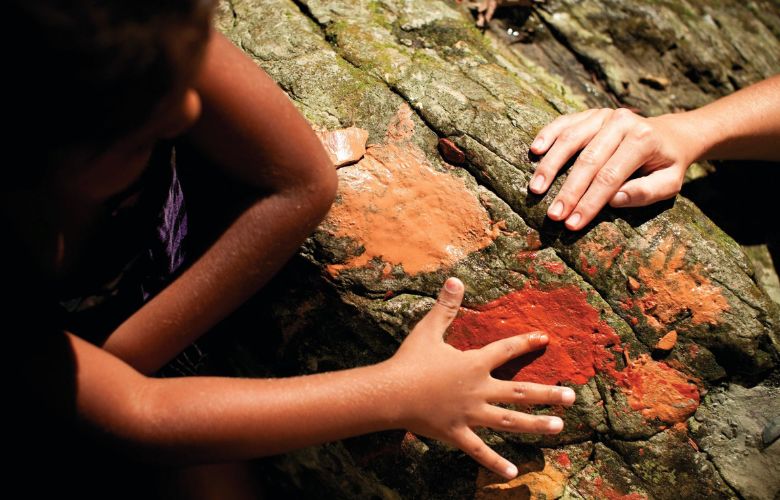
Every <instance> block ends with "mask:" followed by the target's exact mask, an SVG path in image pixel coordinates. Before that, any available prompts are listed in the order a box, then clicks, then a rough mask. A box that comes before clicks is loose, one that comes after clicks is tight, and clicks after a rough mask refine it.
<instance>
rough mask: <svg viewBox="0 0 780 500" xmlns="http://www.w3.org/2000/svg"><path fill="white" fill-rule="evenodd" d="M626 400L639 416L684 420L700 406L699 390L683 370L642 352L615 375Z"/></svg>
mask: <svg viewBox="0 0 780 500" xmlns="http://www.w3.org/2000/svg"><path fill="white" fill-rule="evenodd" d="M616 378H617V380H618V383H619V385H620V386H621V390H622V391H623V392H624V393H625V394H626V396H628V403H629V405H631V408H633V409H634V410H636V411H639V412H641V413H642V416H643V417H645V418H647V419H650V418H657V419H659V420H663V421H664V422H668V423H674V422H683V421H684V420H686V419H687V418H688V417H690V416H691V415H693V413H694V412H695V411H696V408H698V407H699V390H698V389H697V387H696V385H695V384H692V383H691V382H689V381H688V379H687V378H686V377H685V375H683V374H682V373H680V372H678V371H677V370H675V369H674V368H672V367H670V366H669V365H667V364H666V363H663V362H659V361H654V360H653V359H651V358H650V356H648V355H647V354H642V355H641V356H639V358H637V359H636V360H633V361H631V362H630V363H629V364H628V366H627V367H626V369H625V370H623V371H621V372H620V373H618V374H617V376H616Z"/></svg>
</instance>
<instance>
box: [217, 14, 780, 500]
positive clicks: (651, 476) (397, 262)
mask: <svg viewBox="0 0 780 500" xmlns="http://www.w3.org/2000/svg"><path fill="white" fill-rule="evenodd" d="M713 4H714V5H705V6H701V5H699V4H698V3H697V4H692V3H691V4H690V5H689V2H687V1H686V0H679V1H678V0H675V1H672V0H664V1H660V2H659V1H656V0H652V1H651V0H646V1H644V2H622V1H619V0H609V1H606V0H605V1H604V2H602V3H601V4H599V3H597V2H595V1H593V0H586V1H579V2H575V1H574V0H566V1H564V0H549V1H547V2H544V3H539V4H535V6H534V7H533V8H532V9H524V8H522V7H519V8H518V9H519V10H518V12H521V13H523V15H525V16H526V17H525V20H526V22H527V25H524V27H523V29H524V30H525V32H526V34H527V35H528V36H527V38H526V39H525V42H526V43H513V44H511V45H507V44H505V43H504V42H503V41H502V40H500V39H499V37H497V36H495V32H494V31H487V32H486V33H484V34H483V33H482V32H480V31H479V30H477V29H476V28H475V27H474V19H473V18H472V17H471V16H470V14H469V13H468V10H467V9H465V8H464V7H463V5H458V4H457V2H443V1H432V0H428V1H424V0H404V1H401V0H377V1H371V2H353V1H346V0H344V1H341V0H332V1H323V0H299V1H298V2H296V3H293V2H291V1H287V0H266V1H263V2H259V1H250V0H232V1H229V2H223V3H222V4H221V7H220V8H221V10H220V16H219V17H218V26H219V27H220V29H222V30H223V31H224V32H225V33H226V34H227V35H228V36H229V37H231V38H232V39H233V40H234V41H235V42H236V43H237V44H239V46H241V47H242V48H243V49H244V50H245V51H246V52H247V53H248V54H250V55H251V56H252V57H253V58H254V59H255V60H256V61H257V62H258V63H259V64H260V65H261V66H262V67H263V68H264V69H265V70H266V71H268V72H269V74H270V75H271V76H272V77H273V78H274V79H275V80H276V81H277V82H279V84H280V85H281V87H282V88H283V89H284V90H285V91H286V92H287V93H288V95H289V96H290V98H291V99H292V100H293V102H294V103H295V104H296V106H298V107H299V109H300V110H301V111H302V112H303V114H304V115H305V116H306V118H307V119H308V120H309V121H310V122H311V123H312V125H313V126H315V127H316V128H317V129H318V130H323V131H325V130H330V131H334V130H339V129H343V128H345V127H348V126H355V127H359V128H361V129H364V130H366V131H367V132H368V142H369V143H370V144H371V146H369V147H368V149H367V151H366V153H365V154H364V155H363V157H362V159H360V160H359V161H357V162H356V163H354V164H352V165H349V166H346V167H344V168H341V169H340V170H339V178H340V181H341V182H340V188H339V194H338V195H337V200H336V202H335V204H334V208H333V210H332V212H331V214H330V215H329V217H328V218H327V219H326V221H325V222H324V223H323V224H322V225H321V226H320V228H318V230H317V231H316V232H315V234H314V235H313V236H312V237H311V238H310V239H309V240H308V241H307V242H306V244H305V245H304V246H303V248H302V249H301V252H300V255H299V257H298V258H296V259H295V260H294V263H293V265H291V266H290V267H289V268H288V269H286V270H285V271H284V272H283V273H282V275H281V276H280V277H279V278H278V279H277V282H276V285H275V286H274V287H272V288H271V291H269V292H266V293H268V295H266V296H265V297H266V299H265V300H263V301H260V303H259V304H258V306H257V307H258V314H260V313H262V314H264V315H265V317H267V318H268V319H267V320H265V321H264V323H263V327H264V328H265V329H266V330H269V331H271V332H274V331H275V332H276V333H278V334H279V337H280V339H281V341H280V345H279V346H277V347H276V350H275V351H274V352H276V356H275V358H276V362H277V365H276V366H275V367H274V369H273V370H271V371H274V372H275V373H277V374H279V375H286V374H291V373H313V372H320V371H326V370H332V369H339V368H347V367H351V366H356V365H361V364H367V363H371V362H375V361H378V360H380V359H383V358H386V357H387V356H390V355H391V354H392V352H394V350H395V349H396V347H397V345H398V344H399V343H400V342H401V341H402V340H403V338H404V336H405V335H406V332H407V331H408V329H409V328H410V327H411V325H413V324H414V323H415V322H416V321H417V320H419V319H420V318H421V317H422V316H423V315H424V314H425V312H426V311H427V310H428V309H429V308H430V307H431V305H432V304H433V301H434V297H435V294H436V293H437V291H438V289H439V287H440V286H441V283H442V282H443V281H444V280H445V278H446V277H447V276H453V275H454V276H458V277H460V278H461V279H462V280H463V282H464V283H465V285H466V297H465V300H464V306H465V308H464V310H463V311H462V313H461V315H460V316H459V318H458V319H456V321H455V323H454V324H453V327H452V328H451V330H450V331H449V332H448V336H447V340H448V341H449V342H450V343H452V344H453V345H456V346H458V347H460V348H464V349H467V348H477V347H480V346H481V345H484V344H486V343H488V342H489V341H491V340H495V339H498V338H503V337H506V336H508V335H514V334H516V333H518V332H519V331H522V330H532V329H544V330H545V331H547V332H548V333H550V335H551V339H552V341H551V344H550V346H549V347H548V349H546V351H544V353H541V354H537V355H536V356H534V357H529V358H526V359H523V360H520V361H519V362H515V363H510V364H508V365H506V366H504V367H502V368H501V369H499V370H497V372H496V375H497V376H501V377H504V378H517V379H523V380H533V381H537V382H543V383H560V384H564V385H567V386H571V387H572V388H573V389H574V390H575V391H576V393H577V403H576V404H575V405H574V406H573V407H571V408H560V407H551V408H538V409H535V410H534V411H537V412H540V413H546V414H555V415H559V416H561V417H562V418H563V419H564V422H565V428H564V431H563V432H562V433H561V434H560V435H557V436H547V435H545V436H539V435H520V434H508V433H498V432H492V431H489V430H483V431H480V435H481V436H482V437H483V438H484V439H485V440H486V441H487V442H488V443H489V444H491V446H494V447H496V448H497V449H498V450H499V451H500V452H501V453H504V454H506V456H507V457H508V458H510V459H511V460H514V461H515V462H517V463H518V464H521V465H522V464H526V465H528V467H529V468H526V470H524V475H522V476H521V477H520V478H518V479H517V480H516V481H515V482H510V483H508V484H509V485H506V484H503V483H500V482H499V481H498V480H497V478H494V477H490V476H489V475H488V474H487V473H486V472H485V471H484V470H481V469H479V468H478V467H477V465H476V464H475V463H474V462H473V461H472V460H471V459H469V458H468V457H466V456H465V455H464V454H463V453H462V452H460V451H458V450H455V449H452V448H451V447H449V446H446V445H444V444H442V443H438V442H436V441H433V440H428V439H426V438H418V437H414V436H411V435H406V434H405V433H403V432H390V433H381V434H377V435H373V436H366V437H362V438H356V439H352V440H349V441H346V442H344V443H341V444H333V445H328V446H326V447H320V448H315V449H312V450H310V451H307V452H299V453H297V454H291V455H287V456H285V457H282V458H279V459H278V460H277V461H275V462H273V463H274V464H275V465H273V466H272V467H271V469H270V470H274V471H276V472H274V474H275V475H274V477H277V478H278V477H282V478H284V477H286V478H287V479H286V480H285V481H282V482H283V483H284V484H285V485H286V486H285V488H287V490H288V491H295V490H299V491H306V492H311V491H312V489H314V490H316V489H317V486H316V485H317V484H322V485H323V486H322V489H321V492H322V494H323V495H325V496H330V497H344V498H359V497H365V496H366V495H369V496H370V495H376V496H378V497H380V498H392V497H393V496H394V495H398V496H401V497H410V498H464V497H470V496H474V495H476V496H479V497H482V498H494V497H499V496H501V497H502V498H504V497H506V496H507V495H516V496H522V495H533V496H536V497H542V496H543V495H544V496H548V497H558V496H563V497H569V498H593V497H609V496H610V495H629V498H645V497H650V496H652V497H659V498H670V497H671V496H672V494H675V493H677V492H682V493H679V494H678V496H680V495H682V496H685V497H690V498H697V497H702V498H703V497H704V496H705V493H706V494H707V495H711V496H713V497H715V498H718V497H723V498H728V497H731V496H735V495H742V496H748V495H749V494H751V493H750V491H751V490H750V488H751V486H749V485H748V483H744V484H743V483H740V482H735V481H733V480H732V479H729V477H728V475H727V474H726V473H725V472H724V470H723V469H722V467H721V466H720V465H719V463H718V460H720V459H718V458H715V455H712V456H713V458H712V460H713V461H712V462H711V461H710V459H709V458H708V455H706V454H705V453H702V452H698V451H696V449H695V446H696V443H695V442H694V441H693V440H690V441H689V439H690V436H689V433H688V431H687V428H686V427H685V425H684V423H685V422H686V421H687V420H689V421H691V422H693V420H690V419H689V417H690V416H691V415H692V414H693V413H694V412H696V411H697V408H698V413H696V419H697V421H698V419H699V416H700V415H705V414H706V412H707V411H710V402H709V401H710V400H709V396H707V397H704V395H705V394H707V391H710V394H713V391H717V389H715V388H716V387H717V384H719V383H722V382H723V381H724V380H725V381H727V382H733V381H742V382H748V383H758V382H760V381H762V380H766V379H767V378H768V377H772V376H774V375H773V374H776V373H777V371H778V347H779V346H780V319H779V318H778V311H777V306H776V305H775V304H774V303H773V302H772V301H771V300H770V299H769V298H768V297H767V296H766V294H765V293H764V292H763V291H762V290H761V288H760V287H758V286H757V285H756V283H755V281H754V272H753V269H752V268H751V266H750V265H749V264H748V262H747V260H746V259H745V255H744V253H743V252H742V250H741V249H740V247H739V246H738V245H737V244H736V243H735V242H734V241H733V240H732V239H731V238H729V237H728V236H727V235H726V234H725V233H723V231H721V230H720V229H718V227H717V226H715V225H714V224H713V223H712V222H711V221H710V220H709V219H707V218H706V217H705V216H704V215H703V214H702V213H701V212H700V211H699V210H698V209H697V208H696V207H695V206H694V205H693V204H692V203H690V202H689V201H687V200H685V199H684V198H682V197H678V198H677V199H676V200H674V201H670V202H667V203H664V204H659V205H656V206H653V207H649V208H646V209H641V210H640V209H632V210H611V209H608V210H605V211H604V212H603V213H602V214H601V215H600V216H599V218H598V219H597V220H596V221H594V223H592V224H591V225H590V226H589V227H588V228H586V230H584V231H582V232H580V233H571V232H569V231H567V230H565V228H564V227H563V225H561V224H559V223H553V222H551V221H550V220H549V219H547V218H546V217H545V213H546V208H547V205H548V204H549V201H550V200H551V199H552V197H553V196H554V195H555V194H556V193H557V190H558V189H559V188H560V185H561V182H562V181H563V179H564V178H565V173H564V174H562V176H561V177H560V178H559V179H558V180H556V181H555V183H554V184H553V187H552V189H551V192H550V193H548V194H547V195H545V196H543V197H539V196H535V195H532V194H529V192H528V191H527V183H528V179H529V176H530V174H531V172H532V171H533V169H534V167H535V161H534V159H532V158H529V156H528V145H529V144H530V142H531V140H532V139H533V137H534V135H535V133H536V132H537V131H538V130H539V129H540V128H541V127H542V126H543V125H545V124H546V123H548V122H549V121H551V120H552V119H554V118H555V117H556V116H558V115H559V114H560V113H563V112H570V111H576V110H580V109H583V108H584V107H585V106H586V105H602V106H604V105H611V104H616V103H621V104H624V105H628V106H634V107H638V108H641V109H642V110H643V111H646V112H653V113H655V112H661V111H669V110H672V109H677V108H686V107H692V106H697V105H699V104H702V103H704V102H707V101H708V100H711V99H713V98H715V97H717V96H719V95H722V94H725V93H727V92H728V91H731V90H733V89H734V88H737V87H740V86H744V85H746V84H747V83H750V82H751V81H755V80H757V79H759V78H761V77H764V76H767V75H768V74H771V73H773V72H777V71H778V70H780V60H778V58H780V56H778V55H777V54H780V51H777V50H774V51H773V47H774V48H776V47H778V43H779V42H778V40H777V36H778V27H780V21H778V20H780V17H778V8H777V7H776V4H770V3H767V2H761V1H757V2H752V3H751V4H750V5H747V6H743V5H742V4H741V3H739V2H737V1H736V0H733V1H732V0H720V1H718V2H713ZM759 4H760V5H759ZM773 5H774V6H773ZM764 7H765V8H766V10H768V13H767V14H760V15H759V14H758V13H760V12H761V9H760V8H764ZM729 9H732V10H733V12H734V14H733V18H726V13H727V12H729ZM690 13H693V14H691V15H689V14H690ZM497 21H503V22H506V19H504V20H501V19H498V20H494V21H492V23H495V22H497ZM715 21H717V22H719V23H721V30H722V33H721V32H719V31H718V29H717V28H716V27H713V25H712V24H713V22H715ZM743 25H744V26H743ZM746 27H748V28H750V29H746ZM532 28H533V29H532ZM674 43H676V44H677V47H676V48H673V47H671V45H672V44H674ZM721 49H722V53H720V54H717V56H716V55H715V54H716V53H717V50H721ZM558 56H560V57H558ZM716 57H718V58H721V59H722V60H723V61H727V62H726V63H725V66H724V65H723V64H724V63H722V62H718V61H716ZM729 64H732V65H739V66H740V69H735V68H734V67H729ZM735 75H738V76H735ZM591 76H592V77H593V78H591ZM643 79H644V80H645V81H646V83H647V82H649V83H651V84H649V85H645V84H643V83H642V82H641V80H643ZM664 79H666V80H668V82H667V81H665V80H664ZM623 81H627V82H628V86H627V87H626V86H624V85H623V83H622V82H623ZM564 82H565V83H564ZM656 87H657V88H656ZM442 140H446V141H448V144H450V143H451V144H452V146H453V147H454V148H457V150H458V151H460V152H462V154H463V156H464V159H465V158H467V159H468V161H463V162H452V161H450V162H449V163H451V164H450V165H448V164H446V163H444V162H443V161H442V160H441V158H440V153H439V150H438V147H439V144H441V141H442ZM457 165H462V167H459V166H457ZM432 236H433V237H432ZM671 330H674V331H675V332H676V333H677V336H678V338H677V342H676V343H673V344H674V345H671V346H670V347H671V349H667V351H668V352H665V353H662V357H663V359H660V357H659V353H658V351H657V350H655V351H654V348H655V347H656V346H657V345H658V343H659V341H660V340H661V339H662V338H664V336H665V335H667V334H668V332H670V331H671ZM256 343H257V340H256V335H254V331H249V332H247V333H246V335H244V336H243V337H240V338H235V339H234V340H233V341H232V346H231V348H230V349H229V350H228V351H226V352H227V354H224V355H225V356H234V354H232V353H236V352H240V353H241V356H240V361H235V362H234V364H235V365H239V366H241V367H243V368H242V373H245V372H250V373H258V372H260V370H257V369H255V368H254V367H253V366H252V364H253V363H258V364H259V361H253V360H252V355H253V354H252V352H253V350H255V351H257V352H256V353H255V354H254V356H255V357H256V358H255V359H256V360H260V359H265V358H267V354H266V353H265V352H263V351H262V350H261V349H259V348H258V347H257V345H256ZM666 344H667V345H668V344H669V343H668V342H667V343H666ZM653 356H655V357H653ZM263 373H265V372H263ZM703 397H704V399H703V401H704V402H703V403H701V400H702V398H703ZM700 404H701V406H700ZM713 422H714V418H713V419H707V418H704V419H703V420H701V422H700V423H699V424H698V425H699V426H698V427H696V428H695V435H696V436H697V439H699V442H700V445H701V446H702V448H703V451H706V452H707V453H708V454H710V453H711V452H710V451H709V450H708V449H707V447H712V449H715V448H714V447H713V446H711V445H710V444H708V443H709V442H708V441H706V439H705V438H704V437H701V438H699V436H705V435H709V434H707V432H710V431H709V430H708V429H716V428H718V427H717V426H716V425H715V424H714V423H713ZM702 429H704V430H702ZM712 432H715V431H712ZM705 443H707V444H705ZM540 447H543V448H540ZM583 450H584V451H583ZM642 450H644V451H642ZM564 453H565V454H566V456H567V457H568V460H569V461H570V463H571V464H572V465H571V467H569V466H568V465H566V463H567V460H566V459H564V458H561V457H563V456H564ZM713 463H714V465H713ZM770 465H775V466H776V465H777V461H776V459H775V458H774V455H773V456H771V457H770ZM532 466H533V467H532ZM521 469H522V467H521ZM280 471H281V472H280ZM720 474H723V477H724V478H725V479H726V482H725V483H724V481H723V480H722V478H721V475H720ZM304 483H305V484H304ZM726 483H728V484H726ZM502 484H503V486H502ZM669 484H672V485H673V488H669V487H668V485H669ZM686 495H687V496H686Z"/></svg>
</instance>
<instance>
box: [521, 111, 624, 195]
mask: <svg viewBox="0 0 780 500" xmlns="http://www.w3.org/2000/svg"><path fill="white" fill-rule="evenodd" d="M611 112H612V110H608V109H597V110H589V111H584V112H582V113H578V114H576V115H567V116H562V117H560V118H558V119H556V120H555V121H554V122H552V123H551V124H550V125H548V126H547V127H545V128H544V129H542V131H541V132H540V133H539V136H538V137H537V139H536V140H535V141H534V144H537V142H536V141H541V143H542V144H544V147H543V148H536V149H534V148H533V147H532V150H531V151H532V152H536V151H539V152H545V151H546V154H545V155H544V158H542V159H541V161H539V165H537V167H536V170H535V171H534V175H533V176H532V178H531V182H530V185H529V189H530V190H531V191H532V192H534V193H536V194H541V193H544V192H545V191H547V189H548V188H549V187H550V184H552V181H553V179H555V175H556V174H557V173H558V171H559V170H560V169H561V167H563V165H565V164H566V162H567V161H569V158H571V157H572V156H574V154H575V153H576V152H577V151H579V150H580V149H582V148H583V147H584V146H585V145H586V144H587V143H588V142H590V140H591V139H592V138H593V137H594V136H595V135H596V134H597V133H598V131H599V130H601V127H602V126H603V125H604V121H605V120H606V119H607V117H608V116H609V113H611ZM548 127H549V129H548Z"/></svg>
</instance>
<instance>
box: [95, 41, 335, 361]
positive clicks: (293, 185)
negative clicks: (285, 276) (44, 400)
mask: <svg viewBox="0 0 780 500" xmlns="http://www.w3.org/2000/svg"><path fill="white" fill-rule="evenodd" d="M197 89H198V91H199V94H200V96H201V99H202V103H203V113H202V117H201V119H200V120H199V121H198V122H197V124H196V125H195V127H194V128H193V129H192V130H191V131H190V132H189V133H188V136H187V139H189V140H190V142H192V144H193V145H194V146H195V147H197V148H198V149H199V150H200V151H202V152H203V154H205V155H206V156H207V157H209V158H210V159H212V160H213V161H214V162H215V163H216V164H218V165H219V166H220V167H221V168H223V169H224V170H225V171H226V172H227V173H229V174H230V175H231V176H233V177H234V178H236V179H239V180H241V181H243V183H245V184H246V185H248V186H251V187H253V188H255V189H256V192H257V199H256V201H254V202H253V203H251V204H250V205H249V206H248V207H247V208H246V209H245V210H244V211H243V213H241V214H240V215H239V216H238V218H237V219H236V220H235V221H234V222H233V223H232V224H231V225H230V227H229V228H227V230H226V231H225V232H224V234H222V235H221V236H220V238H219V239H218V240H217V241H216V242H215V243H214V244H213V245H212V247H211V248H209V249H208V250H207V251H206V252H205V254H204V255H203V256H202V257H201V258H200V259H198V260H197V261H196V262H195V263H194V264H193V265H192V266H191V267H190V268H189V269H188V270H187V271H186V272H184V273H183V274H182V275H181V276H180V277H179V278H178V279H177V280H176V281H175V282H174V283H172V284H171V285H170V286H168V287H167V288H166V289H165V290H163V291H162V292H161V293H160V294H159V295H158V296H157V297H155V298H154V299H153V300H151V301H150V302H149V303H148V304H146V305H145V306H144V307H143V308H141V309H140V310H139V311H138V312H136V313H135V314H133V315H132V316H131V317H130V318H129V319H128V320H127V321H125V322H124V323H123V324H122V325H121V326H120V327H119V328H118V329H117V330H116V331H115V332H113V333H112V335H111V336H110V337H109V338H108V339H107V340H106V342H105V344H104V346H103V347H104V348H105V349H106V350H107V351H109V352H112V353H113V354H115V355H117V356H118V357H119V358H121V359H123V360H125V361H126V362H128V363H129V364H130V365H132V366H133V367H135V368H136V369H138V370H140V371H141V372H142V373H147V374H149V373H153V372H154V371H156V370H157V369H159V368H160V367H161V366H162V365H164V364H165V363H166V362H167V361H169V360H170V359H172V358H173V357H174V356H175V355H176V354H178V353H179V352H180V351H182V350H183V349H184V348H185V347H186V346H187V345H189V344H190V343H192V342H193V341H194V340H195V339H196V338H197V337H199V336H200V335H202V334H203V333H205V332H206V331H207V330H208V329H209V328H211V327H212V326H213V325H214V324H216V323H217V322H218V321H219V320H221V319H222V318H224V317H225V316H227V315H228V314H229V313H230V312H231V311H232V310H234V309H235V308H236V307H238V306H239V305H240V304H241V303H242V302H243V301H245V300H246V299H247V298H248V297H249V296H250V295H251V294H253V293H254V292H255V291H256V290H257V289H259V288H260V287H261V286H262V285H263V284H264V283H266V282H267V281H268V280H269V279H270V277H271V276H273V275H274V273H276V271H277V270H278V269H279V268H280V267H281V266H282V265H283V264H284V262H285V261H286V260H287V259H288V258H289V257H290V256H291V255H292V254H293V253H294V252H295V250H296V249H297V248H298V247H299V246H300V244H301V243H302V242H303V240H304V239H305V238H306V237H307V236H308V235H309V234H310V233H311V232H312V231H313V230H314V228H315V227H316V225H317V224H318V223H319V221H320V220H321V219H322V218H323V217H324V215H325V213H327V211H328V209H329V207H330V204H331V203H332V201H333V197H334V196H335V190H336V182H337V181H336V173H335V169H334V168H333V165H332V164H331V163H330V161H329V159H328V157H327V155H326V153H325V152H324V150H323V148H322V146H321V144H320V142H319V140H318V139H317V138H316V136H315V135H314V132H313V131H312V130H311V128H310V127H309V125H308V124H307V123H306V121H305V120H304V119H303V117H302V116H301V115H300V113H299V112H298V111H297V110H296V109H295V107H294V106H293V105H292V104H291V102H290V101H289V99H288V98H287V96H286V95H285V94H284V92H282V91H281V89H279V87H277V85H276V84H275V83H274V82H273V81H272V80H271V79H270V78H269V77H268V75H266V74H265V73H264V72H263V71H262V70H260V69H259V68H258V67H257V66H256V65H255V64H254V63H253V62H252V61H251V60H250V59H249V58H247V57H246V56H245V55H244V54H243V53H242V52H241V51H240V50H239V49H237V48H236V47H234V46H233V45H232V44H231V43H230V42H229V41H227V39H225V38H224V37H223V36H222V35H219V34H214V35H212V37H211V41H210V42H209V45H208V47H207V52H206V57H205V61H204V66H203V69H202V72H201V76H200V78H199V80H198V81H197Z"/></svg>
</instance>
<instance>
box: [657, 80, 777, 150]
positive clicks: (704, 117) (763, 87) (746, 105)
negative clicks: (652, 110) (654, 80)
mask: <svg viewBox="0 0 780 500" xmlns="http://www.w3.org/2000/svg"><path fill="white" fill-rule="evenodd" d="M664 117H668V118H669V119H670V120H675V121H676V122H677V126H678V127H680V128H682V129H685V130H687V134H688V136H689V138H690V140H689V141H686V143H687V144H688V146H689V147H690V148H691V149H692V154H691V156H692V157H693V158H696V159H701V160H710V159H712V160H737V159H745V160H770V161H771V160H778V159H780V147H779V146H778V145H779V144H780V75H776V76H773V77H771V78H769V79H767V80H764V81H761V82H758V83H756V84H754V85H751V86H749V87H746V88H744V89H742V90H739V91H738V92H735V93H733V94H731V95H728V96H726V97H723V98H721V99H718V100H717V101H714V102H712V103H710V104H708V105H706V106H703V107H701V108H699V109H695V110H693V111H689V112H686V113H681V114H679V115H665V116H664ZM659 118H660V117H659Z"/></svg>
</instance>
